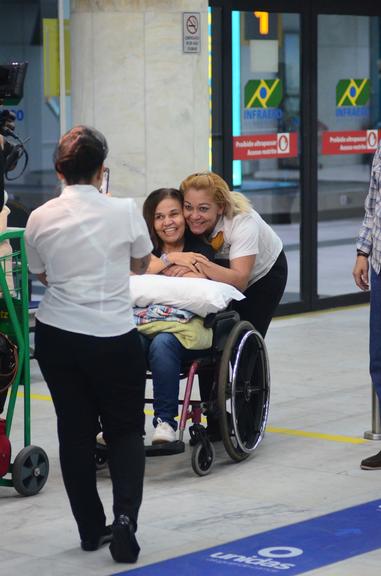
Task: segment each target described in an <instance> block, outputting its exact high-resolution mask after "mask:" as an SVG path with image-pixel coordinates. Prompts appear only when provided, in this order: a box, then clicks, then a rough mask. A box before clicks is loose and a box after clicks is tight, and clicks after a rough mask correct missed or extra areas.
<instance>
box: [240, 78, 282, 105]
mask: <svg viewBox="0 0 381 576" xmlns="http://www.w3.org/2000/svg"><path fill="white" fill-rule="evenodd" d="M282 95H283V90H282V81H281V80H279V78H276V79H275V80H249V81H248V82H247V84H246V86H245V108H277V107H278V106H279V104H280V102H281V100H282Z"/></svg>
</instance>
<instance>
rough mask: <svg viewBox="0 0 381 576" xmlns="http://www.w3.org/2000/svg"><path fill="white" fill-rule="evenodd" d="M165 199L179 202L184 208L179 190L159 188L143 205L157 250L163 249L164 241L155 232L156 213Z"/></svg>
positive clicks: (145, 217)
mask: <svg viewBox="0 0 381 576" xmlns="http://www.w3.org/2000/svg"><path fill="white" fill-rule="evenodd" d="M165 198H173V199H174V200H177V201H178V202H179V204H180V206H181V207H182V206H183V195H182V194H181V192H180V190H177V188H158V190H154V191H153V192H151V194H150V195H149V196H147V198H146V199H145V201H144V204H143V216H144V219H145V221H146V223H147V226H148V231H149V234H150V236H151V240H152V244H153V245H154V248H155V249H156V250H157V249H158V248H161V247H162V245H163V241H162V240H161V239H160V238H159V236H158V235H157V234H156V232H155V227H154V220H155V212H156V208H157V207H158V205H159V204H160V202H161V201H162V200H164V199H165Z"/></svg>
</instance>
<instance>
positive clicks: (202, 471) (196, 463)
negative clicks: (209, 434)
mask: <svg viewBox="0 0 381 576" xmlns="http://www.w3.org/2000/svg"><path fill="white" fill-rule="evenodd" d="M215 458H216V451H215V449H214V446H213V444H211V443H210V442H207V444H206V445H205V444H204V443H202V442H198V444H196V446H194V447H193V450H192V468H193V470H194V471H195V473H196V474H198V475H199V476H206V475H207V474H209V472H210V471H211V469H212V467H213V464H214V461H215Z"/></svg>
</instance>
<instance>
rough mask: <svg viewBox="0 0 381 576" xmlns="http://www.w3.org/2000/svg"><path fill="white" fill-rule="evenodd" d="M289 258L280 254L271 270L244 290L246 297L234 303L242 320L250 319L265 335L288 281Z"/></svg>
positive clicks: (282, 253)
mask: <svg viewBox="0 0 381 576" xmlns="http://www.w3.org/2000/svg"><path fill="white" fill-rule="evenodd" d="M287 274H288V268H287V259H286V255H285V253H284V251H283V250H282V252H281V253H280V254H279V256H278V258H277V260H276V261H275V262H274V265H273V267H272V268H271V270H270V271H269V272H268V273H267V274H266V276H263V278H260V280H258V281H257V282H255V283H254V284H252V285H251V286H249V288H247V289H246V290H245V292H244V294H245V296H246V298H245V299H244V300H240V301H239V302H234V303H233V308H234V310H237V312H238V313H239V315H240V317H241V320H248V321H249V322H251V324H252V325H253V326H254V328H255V329H256V330H257V331H258V332H259V333H260V334H261V336H263V337H265V336H266V332H267V329H268V327H269V325H270V322H271V320H272V318H273V316H274V313H275V310H276V308H277V306H278V304H279V302H280V301H281V298H282V296H283V292H284V289H285V287H286V283H287Z"/></svg>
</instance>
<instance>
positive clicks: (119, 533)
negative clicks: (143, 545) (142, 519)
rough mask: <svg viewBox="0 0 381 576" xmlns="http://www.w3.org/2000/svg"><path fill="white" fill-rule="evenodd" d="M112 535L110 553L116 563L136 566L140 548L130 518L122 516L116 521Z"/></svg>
mask: <svg viewBox="0 0 381 576" xmlns="http://www.w3.org/2000/svg"><path fill="white" fill-rule="evenodd" d="M112 534H113V539H112V540H111V543H110V552H111V556H112V557H113V559H114V560H115V562H127V563H128V564H134V563H135V562H136V560H137V559H138V556H139V552H140V546H139V544H138V542H137V540H136V537H135V526H134V525H133V523H132V521H131V520H130V519H129V517H128V516H126V515H125V514H121V515H120V516H119V517H118V518H117V519H116V520H115V522H114V524H113V525H112Z"/></svg>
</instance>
